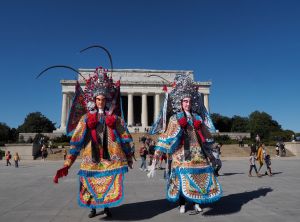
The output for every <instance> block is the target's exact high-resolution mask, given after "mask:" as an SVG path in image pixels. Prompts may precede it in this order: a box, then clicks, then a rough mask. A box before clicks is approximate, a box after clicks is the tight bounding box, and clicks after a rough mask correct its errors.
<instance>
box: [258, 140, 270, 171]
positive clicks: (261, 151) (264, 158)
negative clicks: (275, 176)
mask: <svg viewBox="0 0 300 222" xmlns="http://www.w3.org/2000/svg"><path fill="white" fill-rule="evenodd" d="M257 159H258V161H259V168H258V173H260V171H261V169H262V167H263V165H265V174H267V175H269V176H272V171H271V167H270V166H271V157H270V155H269V154H267V151H266V148H265V144H264V143H262V144H261V146H260V147H259V148H258V150H257Z"/></svg>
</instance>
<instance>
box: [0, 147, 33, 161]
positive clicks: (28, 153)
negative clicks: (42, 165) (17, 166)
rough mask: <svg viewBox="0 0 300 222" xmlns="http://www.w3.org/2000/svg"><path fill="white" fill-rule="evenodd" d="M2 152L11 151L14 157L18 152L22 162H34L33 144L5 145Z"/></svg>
mask: <svg viewBox="0 0 300 222" xmlns="http://www.w3.org/2000/svg"><path fill="white" fill-rule="evenodd" d="M1 149H2V150H4V151H5V152H6V151H10V153H11V155H12V156H13V155H14V154H15V153H16V152H18V154H19V156H20V158H21V161H22V160H33V156H32V143H28V144H5V147H1Z"/></svg>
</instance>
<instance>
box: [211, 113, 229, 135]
mask: <svg viewBox="0 0 300 222" xmlns="http://www.w3.org/2000/svg"><path fill="white" fill-rule="evenodd" d="M211 118H212V121H213V124H214V125H215V127H216V129H218V130H219V131H220V132H230V130H231V125H232V122H231V118H229V117H226V116H222V115H220V114H218V113H213V114H211Z"/></svg>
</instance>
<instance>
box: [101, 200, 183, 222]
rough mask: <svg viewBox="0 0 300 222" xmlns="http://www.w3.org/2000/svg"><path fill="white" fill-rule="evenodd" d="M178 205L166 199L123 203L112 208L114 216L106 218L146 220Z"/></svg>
mask: <svg viewBox="0 0 300 222" xmlns="http://www.w3.org/2000/svg"><path fill="white" fill-rule="evenodd" d="M176 207H177V204H176V203H171V202H169V201H167V200H166V199H160V200H150V201H144V202H137V203H130V204H123V205H121V206H119V207H115V208H111V212H112V215H113V217H112V218H106V219H107V220H111V221H113V220H124V221H134V220H145V219H150V218H152V217H155V216H156V215H159V214H163V213H165V212H167V211H169V210H172V209H173V208H176Z"/></svg>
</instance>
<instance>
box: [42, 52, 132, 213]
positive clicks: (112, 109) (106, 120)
mask: <svg viewBox="0 0 300 222" xmlns="http://www.w3.org/2000/svg"><path fill="white" fill-rule="evenodd" d="M92 47H98V48H102V49H104V50H105V51H106V52H107V53H108V55H109V58H110V60H111V56H110V54H109V52H108V51H107V50H106V49H105V48H104V47H102V46H92ZM92 47H89V48H92ZM87 49H88V48H87ZM82 51H83V50H82ZM53 67H66V66H53ZM53 67H50V68H53ZM111 67H112V61H111ZM66 68H71V67H66ZM48 69H49V68H48ZM48 69H46V70H48ZM71 69H72V70H73V71H76V70H74V69H73V68H71ZM46 70H44V71H46ZM44 71H43V72H44ZM111 71H112V68H111ZM76 72H77V71H76ZM77 73H78V72H77ZM79 74H80V73H79ZM40 75H41V74H40ZM121 110H122V109H121V104H120V82H119V81H118V82H116V83H114V82H113V79H112V76H110V77H108V75H107V70H105V69H103V68H101V67H100V68H97V69H96V71H95V72H94V74H93V75H92V76H90V77H89V79H87V80H86V86H85V90H84V91H82V89H81V87H80V85H79V83H78V82H77V85H76V92H75V97H74V100H73V104H72V106H71V110H70V113H69V118H68V124H67V133H68V135H72V137H71V141H70V146H71V147H70V151H69V155H68V156H67V159H66V161H65V163H64V166H63V167H62V168H61V169H59V170H58V171H57V173H56V175H55V176H54V182H55V183H58V179H59V178H61V177H63V176H67V174H68V170H69V168H70V167H71V166H72V164H73V163H74V161H75V160H76V158H77V156H78V155H79V154H80V153H81V151H82V154H81V156H82V162H81V165H80V170H79V172H78V175H79V186H80V187H79V196H78V203H79V205H80V206H81V207H86V208H90V209H91V212H90V214H89V215H88V216H89V217H90V218H92V217H95V216H96V208H104V214H105V215H106V216H107V217H111V216H112V214H111V211H110V210H109V208H110V207H112V206H116V205H118V204H120V202H121V201H122V199H123V196H124V190H123V189H124V186H123V179H124V174H125V173H126V172H128V167H130V168H132V155H131V154H132V150H131V145H132V143H131V142H132V137H131V135H130V134H129V132H128V129H127V126H126V124H125V122H124V120H123V119H122V118H121V116H122V114H121Z"/></svg>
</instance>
